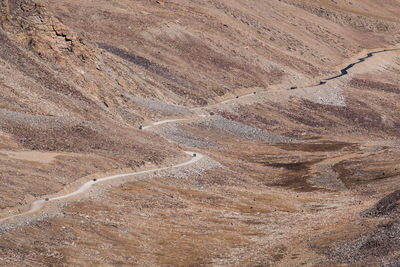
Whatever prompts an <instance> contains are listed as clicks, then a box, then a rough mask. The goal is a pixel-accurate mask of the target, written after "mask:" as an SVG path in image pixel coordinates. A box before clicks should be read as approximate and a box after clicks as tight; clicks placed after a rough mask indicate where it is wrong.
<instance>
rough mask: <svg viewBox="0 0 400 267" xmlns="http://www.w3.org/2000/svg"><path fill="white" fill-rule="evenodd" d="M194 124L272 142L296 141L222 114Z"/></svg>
mask: <svg viewBox="0 0 400 267" xmlns="http://www.w3.org/2000/svg"><path fill="white" fill-rule="evenodd" d="M193 124H194V125H196V126H198V127H203V128H213V129H217V130H219V131H221V132H225V133H228V134H230V135H233V136H237V137H241V138H245V139H247V140H253V141H262V142H268V143H272V144H275V143H287V142H294V140H292V139H290V138H287V137H284V136H280V135H277V134H275V133H272V132H269V131H266V130H262V129H260V128H257V127H253V126H249V125H246V124H243V123H240V122H236V121H232V120H229V119H226V118H224V117H222V116H214V117H212V118H211V119H209V120H205V121H203V122H200V123H193Z"/></svg>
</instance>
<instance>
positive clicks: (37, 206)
mask: <svg viewBox="0 0 400 267" xmlns="http://www.w3.org/2000/svg"><path fill="white" fill-rule="evenodd" d="M185 153H186V154H188V155H190V156H191V157H192V158H191V159H190V160H188V161H186V162H183V163H180V164H177V165H173V166H169V167H162V168H156V169H151V170H144V171H138V172H130V173H124V174H117V175H112V176H107V177H103V178H99V179H92V180H90V181H88V182H86V183H84V184H83V185H81V186H80V187H79V188H78V189H77V190H75V191H73V192H70V193H67V194H64V195H60V196H56V197H49V198H44V199H39V200H36V201H35V202H33V203H32V204H31V206H30V209H29V210H28V211H26V212H23V213H19V214H15V215H12V216H8V217H5V218H2V219H0V223H4V222H7V221H11V220H12V219H15V218H24V217H26V216H28V215H31V214H34V213H36V212H38V211H40V210H41V209H42V208H43V207H44V206H45V204H46V203H49V202H52V201H59V200H66V199H68V198H71V197H74V196H77V195H80V194H83V193H85V192H86V191H88V190H89V189H90V188H91V187H92V186H94V185H96V184H101V183H104V182H106V181H111V180H115V179H121V178H125V177H131V176H138V175H142V174H148V173H154V172H157V171H165V170H169V169H174V168H182V167H185V166H188V165H191V164H194V163H196V162H197V161H199V160H201V159H202V158H203V157H204V156H203V155H202V154H199V153H196V154H195V153H194V152H188V151H185ZM139 180H140V179H139ZM135 181H137V179H136V180H135Z"/></svg>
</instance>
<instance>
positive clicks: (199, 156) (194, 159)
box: [0, 48, 400, 223]
mask: <svg viewBox="0 0 400 267" xmlns="http://www.w3.org/2000/svg"><path fill="white" fill-rule="evenodd" d="M397 50H400V48H391V49H384V50H379V51H375V52H369V53H367V55H366V56H365V57H362V58H359V59H358V60H357V61H356V62H354V63H351V64H349V65H347V66H346V67H345V68H343V69H342V70H341V74H340V75H336V76H334V77H331V78H327V79H324V80H322V81H321V82H320V84H317V85H313V87H315V86H319V85H323V84H326V83H327V81H330V80H334V79H338V78H340V77H342V76H344V75H347V74H348V70H349V69H351V68H353V67H354V66H355V65H357V64H360V63H362V62H365V60H366V59H367V58H370V57H372V56H373V55H374V54H377V53H384V52H391V51H397ZM306 87H310V86H306ZM264 91H268V90H261V91H258V92H264ZM258 92H252V93H248V94H245V95H241V96H235V97H234V98H231V99H227V100H224V101H221V102H219V103H216V104H212V105H209V106H206V107H198V108H193V109H191V111H194V112H196V111H199V110H202V109H205V108H209V107H212V106H216V105H220V104H225V103H229V102H233V101H235V100H237V99H239V98H246V97H250V96H254V95H255V94H257V93H258ZM196 115H197V117H191V118H180V119H167V120H162V121H158V122H153V123H151V124H149V125H146V126H143V127H142V129H143V130H149V129H151V128H153V127H156V126H160V125H163V124H167V123H173V122H183V121H191V120H195V119H197V118H198V117H201V118H206V117H208V116H209V115H205V114H196ZM185 153H187V154H193V152H185ZM203 157H204V156H203V155H202V154H197V155H196V156H193V157H192V159H191V160H189V161H187V162H184V163H181V164H177V165H174V166H170V167H162V168H157V169H151V170H145V171H139V172H131V173H125V174H118V175H113V176H107V177H103V178H100V179H93V180H91V181H88V182H86V183H84V184H83V185H82V186H80V187H79V188H78V189H77V190H75V191H73V192H70V193H67V194H64V195H60V196H57V197H52V198H45V199H40V200H36V201H35V202H33V203H32V204H31V206H30V209H29V210H28V211H26V212H22V213H19V214H14V215H11V216H8V217H4V218H1V219H0V223H4V222H7V221H10V220H12V219H15V218H24V217H26V216H28V215H31V214H34V213H36V212H38V211H40V210H41V209H42V208H43V207H44V206H45V204H46V203H48V202H51V201H57V200H66V199H68V198H71V197H73V196H77V195H80V194H82V193H84V192H86V191H87V190H88V189H90V188H91V187H92V186H93V185H96V184H100V183H102V182H105V181H109V180H114V179H120V178H124V177H128V176H137V175H141V174H147V173H152V172H156V171H163V170H167V169H173V168H180V167H184V166H187V165H191V164H193V163H195V162H197V161H199V160H200V159H202V158H203Z"/></svg>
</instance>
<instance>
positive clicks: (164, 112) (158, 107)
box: [130, 96, 192, 117]
mask: <svg viewBox="0 0 400 267" xmlns="http://www.w3.org/2000/svg"><path fill="white" fill-rule="evenodd" d="M130 98H131V99H132V101H134V102H135V103H138V104H141V105H143V106H145V107H146V108H147V109H149V110H150V111H151V112H153V113H154V114H155V115H156V116H157V117H166V116H184V115H188V114H192V111H190V110H189V109H188V108H185V107H183V106H178V105H173V104H168V103H165V102H162V101H160V100H158V99H154V98H145V97H140V96H131V97H130Z"/></svg>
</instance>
